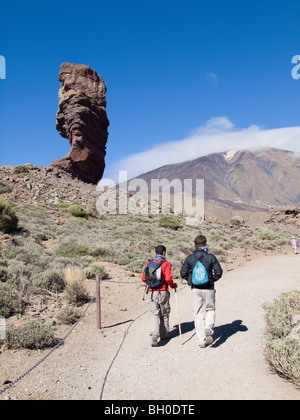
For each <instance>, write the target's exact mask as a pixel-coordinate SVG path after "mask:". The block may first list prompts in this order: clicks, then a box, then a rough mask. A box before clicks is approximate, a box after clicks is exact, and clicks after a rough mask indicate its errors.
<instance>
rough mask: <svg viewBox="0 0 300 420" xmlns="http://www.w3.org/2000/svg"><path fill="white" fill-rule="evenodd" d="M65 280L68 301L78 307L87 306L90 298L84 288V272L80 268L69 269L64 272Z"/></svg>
mask: <svg viewBox="0 0 300 420" xmlns="http://www.w3.org/2000/svg"><path fill="white" fill-rule="evenodd" d="M64 278H65V282H66V298H67V301H68V302H69V303H70V304H72V305H76V306H81V305H83V304H85V303H86V302H87V301H88V300H89V296H88V292H87V290H86V288H85V286H84V279H85V275H84V272H83V271H82V270H81V269H80V268H78V267H67V268H66V269H65V270H64Z"/></svg>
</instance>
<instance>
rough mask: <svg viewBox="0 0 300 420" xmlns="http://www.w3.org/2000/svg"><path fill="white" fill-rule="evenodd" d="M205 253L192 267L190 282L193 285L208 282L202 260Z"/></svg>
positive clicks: (201, 284)
mask: <svg viewBox="0 0 300 420" xmlns="http://www.w3.org/2000/svg"><path fill="white" fill-rule="evenodd" d="M204 258H205V255H204V256H202V257H201V258H199V259H198V260H197V262H196V265H195V267H194V269H193V274H192V283H193V285H194V286H203V285H204V284H206V283H208V282H209V278H208V273H207V270H206V268H205V267H204V265H203V264H202V261H203V260H204Z"/></svg>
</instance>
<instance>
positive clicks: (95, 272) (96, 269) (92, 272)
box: [83, 264, 106, 280]
mask: <svg viewBox="0 0 300 420" xmlns="http://www.w3.org/2000/svg"><path fill="white" fill-rule="evenodd" d="M83 272H84V275H85V276H86V278H87V279H89V280H90V279H95V278H96V276H99V277H104V276H105V274H106V273H105V270H104V268H103V267H101V266H99V265H94V264H91V265H89V266H88V267H86V268H85V269H84V270H83Z"/></svg>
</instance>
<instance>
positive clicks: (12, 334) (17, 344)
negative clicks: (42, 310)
mask: <svg viewBox="0 0 300 420" xmlns="http://www.w3.org/2000/svg"><path fill="white" fill-rule="evenodd" d="M53 341H54V332H53V330H52V328H51V327H50V326H48V325H45V324H42V323H41V322H38V321H27V322H24V324H22V325H21V326H18V327H16V326H14V327H8V328H7V329H6V344H7V346H8V348H9V349H30V350H39V349H43V348H45V347H50V346H51V345H52V344H53Z"/></svg>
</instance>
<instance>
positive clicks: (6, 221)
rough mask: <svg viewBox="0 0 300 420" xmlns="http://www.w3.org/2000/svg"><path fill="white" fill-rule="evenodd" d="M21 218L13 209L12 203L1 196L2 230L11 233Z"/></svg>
mask: <svg viewBox="0 0 300 420" xmlns="http://www.w3.org/2000/svg"><path fill="white" fill-rule="evenodd" d="M18 223H19V220H18V218H17V216H16V214H15V212H14V211H13V209H12V206H11V204H10V203H9V202H8V201H6V200H3V198H0V231H2V232H3V233H10V232H12V231H13V230H16V229H17V227H18Z"/></svg>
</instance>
